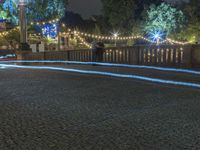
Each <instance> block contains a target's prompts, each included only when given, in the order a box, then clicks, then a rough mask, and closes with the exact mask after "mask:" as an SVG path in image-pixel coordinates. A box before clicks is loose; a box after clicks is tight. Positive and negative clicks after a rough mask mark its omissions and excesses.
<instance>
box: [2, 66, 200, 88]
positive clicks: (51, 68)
mask: <svg viewBox="0 0 200 150" xmlns="http://www.w3.org/2000/svg"><path fill="white" fill-rule="evenodd" d="M0 67H3V68H20V69H42V70H43V69H45V70H55V71H64V72H72V73H81V74H91V75H102V76H111V77H119V78H129V79H137V80H142V81H148V82H153V83H161V84H169V85H179V86H186V87H195V88H200V84H197V83H189V82H180V81H173V80H163V79H158V78H151V77H145V76H138V75H129V74H116V73H111V72H100V71H89V70H79V69H69V68H59V67H50V66H22V65H8V64H0Z"/></svg>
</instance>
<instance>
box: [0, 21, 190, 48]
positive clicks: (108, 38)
mask: <svg viewBox="0 0 200 150" xmlns="http://www.w3.org/2000/svg"><path fill="white" fill-rule="evenodd" d="M59 20H60V19H58V18H56V19H52V20H49V21H46V22H45V21H42V22H31V23H30V24H31V25H45V24H53V23H58V22H59ZM62 27H64V28H67V25H66V24H62ZM18 29H19V27H16V28H14V29H12V30H10V31H4V32H1V33H0V37H3V36H6V35H8V34H9V33H11V32H12V31H14V30H18ZM67 30H68V31H67V32H61V35H67V34H69V33H74V34H75V35H76V36H77V38H79V39H80V40H81V41H82V42H83V41H84V42H83V43H84V45H86V46H87V47H89V45H90V44H88V43H87V42H86V40H84V38H92V39H96V40H106V41H127V40H136V39H142V40H144V41H147V42H150V43H155V44H164V43H170V44H179V45H187V44H191V42H180V41H176V40H173V39H170V38H167V39H166V40H159V41H152V40H150V39H148V38H146V37H143V36H140V35H136V36H118V35H117V36H114V35H111V36H104V35H97V34H91V33H87V32H80V31H78V30H75V29H74V30H72V29H70V28H67Z"/></svg>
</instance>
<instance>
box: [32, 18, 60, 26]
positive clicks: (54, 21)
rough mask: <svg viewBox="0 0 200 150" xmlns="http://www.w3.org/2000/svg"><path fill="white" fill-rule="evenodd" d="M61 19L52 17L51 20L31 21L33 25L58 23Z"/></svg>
mask: <svg viewBox="0 0 200 150" xmlns="http://www.w3.org/2000/svg"><path fill="white" fill-rule="evenodd" d="M59 20H60V19H58V18H57V19H52V20H49V21H46V22H44V21H41V22H31V25H45V24H52V23H58V22H59Z"/></svg>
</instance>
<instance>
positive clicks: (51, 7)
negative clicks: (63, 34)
mask: <svg viewBox="0 0 200 150" xmlns="http://www.w3.org/2000/svg"><path fill="white" fill-rule="evenodd" d="M18 3H19V0H4V1H2V2H1V4H0V11H1V13H0V15H2V16H7V19H8V18H9V19H10V20H11V21H12V22H13V23H17V20H18ZM67 4H68V0H49V1H47V0H34V1H33V0H28V6H27V7H28V10H27V15H28V19H29V20H30V21H44V20H49V19H54V18H61V17H63V16H64V14H65V11H66V7H67ZM5 14H6V15H5Z"/></svg>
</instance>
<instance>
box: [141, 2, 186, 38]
mask: <svg viewBox="0 0 200 150" xmlns="http://www.w3.org/2000/svg"><path fill="white" fill-rule="evenodd" d="M183 23H184V15H183V12H182V11H178V10H177V9H176V8H173V7H171V6H170V5H169V4H165V3H162V4H161V5H159V6H155V5H151V6H150V8H149V10H148V11H147V17H146V24H145V27H144V30H145V32H147V33H151V32H156V31H160V32H165V33H166V34H167V35H169V34H170V33H172V32H174V31H177V30H179V29H180V28H182V27H183Z"/></svg>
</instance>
